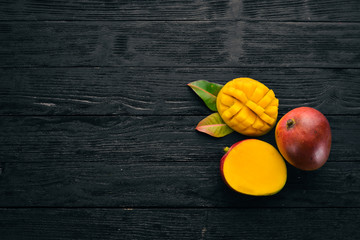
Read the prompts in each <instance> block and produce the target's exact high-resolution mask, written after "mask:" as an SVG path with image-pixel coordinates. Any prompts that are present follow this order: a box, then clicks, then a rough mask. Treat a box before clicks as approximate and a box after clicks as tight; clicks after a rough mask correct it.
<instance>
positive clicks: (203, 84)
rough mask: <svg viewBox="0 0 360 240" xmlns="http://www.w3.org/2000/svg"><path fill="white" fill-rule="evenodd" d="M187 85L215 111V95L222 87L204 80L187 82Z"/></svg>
mask: <svg viewBox="0 0 360 240" xmlns="http://www.w3.org/2000/svg"><path fill="white" fill-rule="evenodd" d="M188 86H189V87H191V88H192V90H194V92H195V93H196V94H197V95H198V96H199V97H200V98H201V99H202V100H203V101H204V102H205V104H206V106H207V107H208V108H209V109H210V110H212V111H214V112H216V111H217V108H216V96H217V95H218V93H219V91H220V90H221V88H222V87H223V85H220V84H217V83H211V82H208V81H206V80H198V81H195V82H191V83H189V84H188Z"/></svg>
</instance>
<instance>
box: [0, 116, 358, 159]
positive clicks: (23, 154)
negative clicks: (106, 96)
mask: <svg viewBox="0 0 360 240" xmlns="http://www.w3.org/2000/svg"><path fill="white" fill-rule="evenodd" d="M204 117H205V116H194V117H190V116H189V117H184V116H178V117H175V116H167V117H166V116H158V117H156V116H152V117H150V116H149V117H128V116H125V117H121V116H114V117H101V116H100V117H94V116H88V117H85V116H84V117H1V118H0V126H1V128H2V131H1V132H0V152H1V153H2V154H1V155H0V162H2V163H5V162H8V163H17V162H27V163H31V162H44V163H46V162H77V163H80V162H122V163H132V162H136V163H140V162H168V163H169V164H171V163H172V162H208V161H216V162H217V160H220V158H221V156H222V155H223V151H222V149H223V148H224V147H226V146H231V145H232V144H234V143H235V142H237V141H240V140H243V139H246V138H248V137H246V136H243V135H241V134H239V133H235V132H234V133H232V134H230V135H228V136H226V137H223V138H221V139H216V138H213V137H210V136H208V135H206V134H204V133H200V132H197V131H196V130H195V126H196V125H197V123H198V122H199V121H200V120H202V119H203V118H204ZM328 119H329V122H330V126H331V130H332V148H331V153H330V158H329V161H330V162H351V161H355V162H359V160H360V152H359V148H358V142H357V141H356V140H355V139H356V136H359V134H360V132H359V131H360V128H359V126H358V116H328ZM259 139H261V140H264V141H266V142H269V143H271V144H273V146H276V143H275V134H274V129H273V130H272V131H271V132H269V133H268V134H266V135H264V136H262V137H259Z"/></svg>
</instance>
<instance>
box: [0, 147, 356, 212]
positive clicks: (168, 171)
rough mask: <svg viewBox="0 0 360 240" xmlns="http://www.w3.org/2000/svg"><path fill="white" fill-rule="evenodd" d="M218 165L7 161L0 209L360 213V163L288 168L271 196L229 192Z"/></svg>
mask: <svg viewBox="0 0 360 240" xmlns="http://www.w3.org/2000/svg"><path fill="white" fill-rule="evenodd" d="M204 154H206V153H204ZM164 160H166V155H165V156H164ZM219 162H220V159H219V158H213V159H212V160H211V161H208V162H171V161H164V162H159V163H156V162H146V163H135V162H134V163H123V162H122V159H121V158H119V160H118V162H106V161H105V162H87V163H86V162H81V163H80V162H78V163H76V162H46V163H41V162H35V163H5V164H2V167H1V168H2V174H1V175H0V207H34V206H39V207H44V206H47V207H64V206H66V207H131V208H132V207H205V206H206V207H244V208H245V207H360V181H359V179H360V163H359V162H354V163H339V162H337V163H336V162H328V163H326V165H325V166H323V168H321V169H319V170H317V171H312V172H305V171H301V170H297V169H295V168H294V167H291V166H288V180H287V183H286V185H285V187H284V189H283V190H282V191H281V192H279V193H277V194H276V195H274V196H270V197H251V196H246V195H242V194H239V193H236V192H234V191H232V190H230V189H229V188H228V187H227V186H226V185H225V184H224V183H223V181H222V179H221V176H220V172H219Z"/></svg>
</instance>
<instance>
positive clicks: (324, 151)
mask: <svg viewBox="0 0 360 240" xmlns="http://www.w3.org/2000/svg"><path fill="white" fill-rule="evenodd" d="M275 139H276V144H277V146H278V148H279V151H280V153H281V154H282V155H283V157H284V158H285V159H286V160H287V161H288V162H289V163H290V164H291V165H293V166H294V167H296V168H299V169H302V170H315V169H318V168H320V167H321V166H323V165H324V164H325V162H326V161H327V159H328V157H329V154H330V148H331V130H330V124H329V122H328V120H327V119H326V117H325V116H324V115H323V114H322V113H321V112H319V111H318V110H316V109H314V108H310V107H299V108H295V109H293V110H291V111H290V112H288V113H287V114H285V115H284V116H283V117H282V118H281V119H280V121H279V122H278V124H277V126H276V129H275Z"/></svg>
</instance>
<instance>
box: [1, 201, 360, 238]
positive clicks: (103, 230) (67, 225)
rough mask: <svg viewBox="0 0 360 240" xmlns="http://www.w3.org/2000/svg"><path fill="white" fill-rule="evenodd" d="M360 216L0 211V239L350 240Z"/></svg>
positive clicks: (342, 212) (314, 211) (351, 211)
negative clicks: (0, 237)
mask: <svg viewBox="0 0 360 240" xmlns="http://www.w3.org/2000/svg"><path fill="white" fill-rule="evenodd" d="M359 214H360V210H359V208H345V209H340V208H335V209H326V208H325V209H324V208H311V209H301V208H300V209H296V208H295V209H262V208H261V209H243V208H241V209H206V210H203V209H166V208H165V209H101V208H100V209H99V208H95V209H41V208H40V209H1V210H0V235H1V236H2V239H3V240H13V239H18V238H20V236H21V239H44V240H49V239H59V240H62V239H64V240H65V239H66V240H67V239H86V240H88V239H104V238H106V239H185V240H186V239H201V240H202V239H208V240H209V239H214V240H218V239H259V240H262V239H264V240H268V239H274V240H282V239H294V240H297V239H299V240H303V239H310V240H312V239H314V240H315V239H328V240H338V239H342V240H353V239H358V238H359V237H360V231H359V228H358V226H359V224H360V221H359V218H358V215H359ZM19 219H21V221H19ZM19 229H21V231H19Z"/></svg>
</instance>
